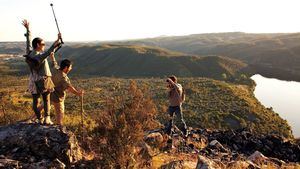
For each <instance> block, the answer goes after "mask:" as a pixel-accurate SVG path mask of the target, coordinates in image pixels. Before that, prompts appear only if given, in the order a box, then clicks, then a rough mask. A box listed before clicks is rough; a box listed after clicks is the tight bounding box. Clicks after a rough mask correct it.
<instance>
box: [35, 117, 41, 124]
mask: <svg viewBox="0 0 300 169" xmlns="http://www.w3.org/2000/svg"><path fill="white" fill-rule="evenodd" d="M33 122H34V123H36V124H42V120H41V119H38V118H37V119H34V120H33Z"/></svg>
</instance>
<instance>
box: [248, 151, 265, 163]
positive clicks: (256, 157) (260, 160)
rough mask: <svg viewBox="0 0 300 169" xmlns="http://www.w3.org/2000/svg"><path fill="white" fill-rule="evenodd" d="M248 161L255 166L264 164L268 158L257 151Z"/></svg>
mask: <svg viewBox="0 0 300 169" xmlns="http://www.w3.org/2000/svg"><path fill="white" fill-rule="evenodd" d="M247 160H249V161H252V162H254V163H255V164H262V163H263V162H264V161H266V160H268V157H266V156H264V155H263V154H262V153H261V152H259V151H255V152H254V153H253V154H252V155H250V156H249V157H248V158H247Z"/></svg>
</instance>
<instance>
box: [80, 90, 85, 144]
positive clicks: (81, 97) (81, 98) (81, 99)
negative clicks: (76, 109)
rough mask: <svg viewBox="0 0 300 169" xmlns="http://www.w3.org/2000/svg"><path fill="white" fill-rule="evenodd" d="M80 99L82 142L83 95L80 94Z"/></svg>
mask: <svg viewBox="0 0 300 169" xmlns="http://www.w3.org/2000/svg"><path fill="white" fill-rule="evenodd" d="M80 101H81V141H82V142H83V113H84V110H83V95H81V96H80Z"/></svg>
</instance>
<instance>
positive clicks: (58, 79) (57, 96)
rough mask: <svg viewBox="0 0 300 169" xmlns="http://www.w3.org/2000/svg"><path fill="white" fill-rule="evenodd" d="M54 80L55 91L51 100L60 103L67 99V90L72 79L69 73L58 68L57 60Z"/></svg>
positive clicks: (54, 65) (54, 63) (54, 64)
mask: <svg viewBox="0 0 300 169" xmlns="http://www.w3.org/2000/svg"><path fill="white" fill-rule="evenodd" d="M53 67H54V69H53V75H52V81H53V83H54V86H55V87H54V92H52V93H51V101H52V102H55V103H58V102H62V101H64V100H65V97H66V90H67V89H68V88H69V87H70V86H71V82H70V79H69V78H68V76H67V74H66V73H64V72H63V71H61V70H60V69H58V65H57V62H56V61H54V62H53Z"/></svg>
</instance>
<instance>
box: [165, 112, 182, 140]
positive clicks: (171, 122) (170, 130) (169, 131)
mask: <svg viewBox="0 0 300 169" xmlns="http://www.w3.org/2000/svg"><path fill="white" fill-rule="evenodd" d="M168 113H169V115H170V118H171V119H170V121H169V122H168V124H167V126H166V128H165V130H166V133H167V134H168V135H170V134H171V132H172V127H173V121H174V113H175V115H176V116H177V118H179V120H180V126H179V129H180V130H181V131H182V132H183V134H184V135H185V134H186V133H187V127H186V124H185V121H184V120H183V116H182V108H181V106H169V109H168Z"/></svg>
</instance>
